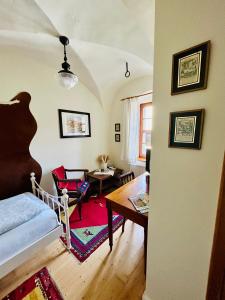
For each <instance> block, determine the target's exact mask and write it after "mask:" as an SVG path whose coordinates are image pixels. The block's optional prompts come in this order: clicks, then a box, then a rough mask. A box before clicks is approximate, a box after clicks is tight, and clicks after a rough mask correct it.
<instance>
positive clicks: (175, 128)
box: [169, 109, 205, 149]
mask: <svg viewBox="0 0 225 300" xmlns="http://www.w3.org/2000/svg"><path fill="white" fill-rule="evenodd" d="M204 114H205V110H204V109H196V110H186V111H177V112H172V113H170V127H169V147H175V148H187V149H201V143H202V129H203V122H204Z"/></svg>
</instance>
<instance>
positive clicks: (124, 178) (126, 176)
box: [117, 171, 135, 232]
mask: <svg viewBox="0 0 225 300" xmlns="http://www.w3.org/2000/svg"><path fill="white" fill-rule="evenodd" d="M134 178H135V176H134V172H132V171H129V172H126V173H123V174H121V175H119V176H118V177H117V181H118V185H119V186H122V185H124V184H126V183H128V182H129V181H131V180H133V179H134ZM125 222H126V218H124V219H123V225H122V232H124V227H125Z"/></svg>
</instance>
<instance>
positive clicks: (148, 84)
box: [109, 76, 152, 176]
mask: <svg viewBox="0 0 225 300" xmlns="http://www.w3.org/2000/svg"><path fill="white" fill-rule="evenodd" d="M150 90H152V77H151V76H144V77H141V78H138V79H135V80H133V81H130V82H129V83H128V84H127V85H125V86H123V87H122V88H121V89H120V90H119V91H118V93H117V95H116V96H115V98H114V100H113V102H112V107H111V111H110V120H111V121H110V134H109V137H110V141H109V144H110V149H109V151H110V158H111V159H112V161H113V162H114V164H115V165H116V166H117V167H120V168H123V169H124V170H129V169H130V167H129V165H128V164H127V163H126V162H124V161H122V160H121V158H120V157H121V149H122V140H121V142H120V143H117V142H115V138H114V135H115V133H116V132H115V123H120V124H121V126H122V102H121V101H120V100H121V99H122V98H126V97H129V96H135V95H139V94H142V93H145V92H146V91H150ZM149 99H151V95H150V96H149ZM120 133H121V132H120ZM144 167H145V164H144V163H142V164H141V163H140V166H131V168H132V170H133V171H134V172H135V175H136V176H137V175H139V174H141V173H143V171H144Z"/></svg>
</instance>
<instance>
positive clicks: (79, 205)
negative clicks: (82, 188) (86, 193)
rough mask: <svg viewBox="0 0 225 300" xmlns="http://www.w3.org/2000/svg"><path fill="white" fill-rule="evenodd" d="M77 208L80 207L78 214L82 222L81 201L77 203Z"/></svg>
mask: <svg viewBox="0 0 225 300" xmlns="http://www.w3.org/2000/svg"><path fill="white" fill-rule="evenodd" d="M77 206H78V213H79V217H80V220H82V203H81V201H79V202H78V203H77Z"/></svg>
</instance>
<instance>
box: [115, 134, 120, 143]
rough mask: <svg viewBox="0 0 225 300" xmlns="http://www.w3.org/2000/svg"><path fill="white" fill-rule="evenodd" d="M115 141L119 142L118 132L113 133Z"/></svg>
mask: <svg viewBox="0 0 225 300" xmlns="http://www.w3.org/2000/svg"><path fill="white" fill-rule="evenodd" d="M115 142H120V134H119V133H116V134H115Z"/></svg>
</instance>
